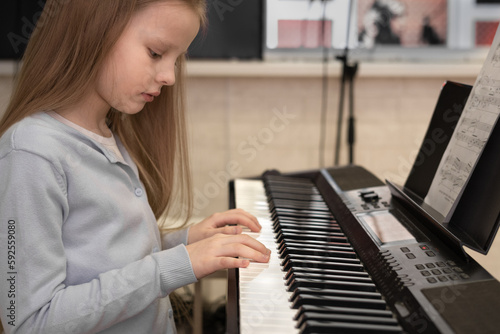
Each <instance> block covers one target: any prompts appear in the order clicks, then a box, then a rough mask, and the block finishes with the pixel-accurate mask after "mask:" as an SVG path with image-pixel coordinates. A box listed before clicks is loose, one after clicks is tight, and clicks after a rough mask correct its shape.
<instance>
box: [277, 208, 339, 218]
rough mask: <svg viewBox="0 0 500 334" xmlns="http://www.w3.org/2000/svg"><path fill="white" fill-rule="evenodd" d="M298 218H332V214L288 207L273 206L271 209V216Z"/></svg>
mask: <svg viewBox="0 0 500 334" xmlns="http://www.w3.org/2000/svg"><path fill="white" fill-rule="evenodd" d="M279 217H283V218H287V217H290V218H300V219H310V218H313V219H317V218H321V219H333V216H332V214H331V213H330V212H320V211H314V210H307V209H304V210H299V209H288V208H275V209H274V210H272V213H271V218H273V219H275V218H279Z"/></svg>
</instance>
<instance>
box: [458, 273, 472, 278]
mask: <svg viewBox="0 0 500 334" xmlns="http://www.w3.org/2000/svg"><path fill="white" fill-rule="evenodd" d="M460 277H461V278H463V279H469V278H470V276H469V275H467V274H465V273H461V274H460Z"/></svg>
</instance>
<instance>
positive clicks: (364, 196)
mask: <svg viewBox="0 0 500 334" xmlns="http://www.w3.org/2000/svg"><path fill="white" fill-rule="evenodd" d="M341 197H342V199H343V201H344V203H345V204H346V205H347V207H348V208H349V210H351V212H355V213H360V212H372V211H378V210H387V209H389V208H390V206H391V205H390V202H391V193H390V192H389V189H388V188H387V187H386V186H379V187H371V188H363V189H356V190H351V191H346V192H343V193H342V195H341Z"/></svg>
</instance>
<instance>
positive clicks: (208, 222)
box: [188, 209, 261, 245]
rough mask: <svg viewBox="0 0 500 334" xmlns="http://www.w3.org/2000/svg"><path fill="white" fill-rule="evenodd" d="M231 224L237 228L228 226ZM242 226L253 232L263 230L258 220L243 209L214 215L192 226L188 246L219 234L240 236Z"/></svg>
mask: <svg viewBox="0 0 500 334" xmlns="http://www.w3.org/2000/svg"><path fill="white" fill-rule="evenodd" d="M230 224H231V225H237V226H228V225H230ZM242 226H246V227H248V228H249V229H250V230H251V231H252V232H259V231H260V229H261V226H260V224H259V222H258V220H257V218H255V217H254V216H253V215H251V214H250V213H248V212H246V211H244V210H242V209H233V210H229V211H225V212H222V213H214V214H213V215H211V216H210V217H208V218H206V219H205V220H203V221H201V222H199V223H198V224H196V225H193V226H191V228H190V229H189V233H188V245H189V244H192V243H194V242H197V241H199V240H203V239H206V238H209V237H211V236H213V235H215V234H217V233H222V234H240V233H241V232H242Z"/></svg>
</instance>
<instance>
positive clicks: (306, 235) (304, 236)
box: [278, 233, 347, 243]
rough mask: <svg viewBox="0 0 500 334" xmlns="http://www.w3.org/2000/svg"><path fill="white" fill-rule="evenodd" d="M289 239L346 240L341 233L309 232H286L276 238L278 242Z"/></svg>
mask: <svg viewBox="0 0 500 334" xmlns="http://www.w3.org/2000/svg"><path fill="white" fill-rule="evenodd" d="M289 240H304V241H305V240H307V241H313V240H315V241H322V242H344V243H346V242H347V238H346V237H345V236H343V235H337V234H327V235H320V234H311V233H287V235H286V237H283V238H282V240H278V243H279V242H281V241H289Z"/></svg>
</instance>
